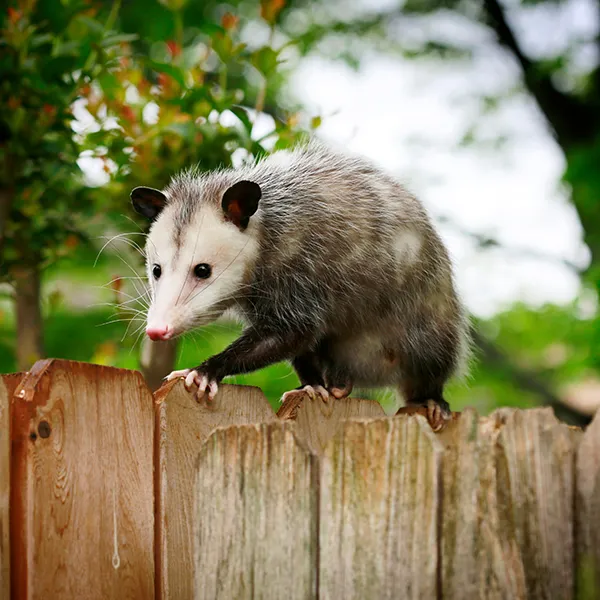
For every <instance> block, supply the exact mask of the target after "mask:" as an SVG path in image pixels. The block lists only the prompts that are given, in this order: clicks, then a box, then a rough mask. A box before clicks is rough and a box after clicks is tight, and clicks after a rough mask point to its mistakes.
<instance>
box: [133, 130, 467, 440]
mask: <svg viewBox="0 0 600 600" xmlns="http://www.w3.org/2000/svg"><path fill="white" fill-rule="evenodd" d="M131 200H132V203H133V206H134V208H135V210H136V211H137V212H139V213H141V214H142V215H144V216H146V217H147V218H149V219H151V220H152V221H153V223H152V224H151V227H150V232H149V234H148V237H147V243H146V257H147V271H148V279H149V281H150V282H151V305H150V308H149V310H148V314H147V329H146V333H147V335H148V336H149V337H150V338H151V339H152V340H168V339H171V338H174V337H176V336H178V335H179V334H181V333H183V332H185V331H188V330H190V329H193V328H196V327H199V326H202V325H205V324H207V323H210V322H212V321H214V320H216V319H217V318H218V317H220V316H221V315H223V313H224V312H225V311H234V312H235V313H236V314H237V316H238V317H239V318H241V319H242V320H243V322H244V323H245V324H246V327H245V329H244V331H243V333H242V334H241V336H240V337H239V338H238V339H237V340H236V341H234V342H233V343H232V344H231V345H230V346H229V347H227V348H226V349H225V350H224V351H223V352H221V353H219V354H217V355H215V356H213V357H211V358H209V359H208V360H206V361H205V362H203V363H202V364H200V365H198V366H197V367H194V368H191V369H185V370H182V371H174V372H173V373H171V374H170V375H169V376H168V377H167V379H173V378H177V377H184V378H185V384H186V387H187V388H188V389H190V388H191V387H192V386H193V385H194V384H195V385H197V386H198V391H197V394H198V397H199V398H201V397H203V396H204V394H208V398H209V399H212V398H214V396H215V394H216V393H217V391H218V385H219V383H220V382H221V380H222V379H223V378H224V377H226V376H228V375H235V374H239V373H247V372H250V371H254V370H257V369H261V368H263V367H266V366H268V365H270V364H272V363H275V362H279V361H283V360H288V361H291V364H292V366H293V368H294V369H295V371H296V373H297V375H298V378H299V380H300V383H301V387H300V388H298V390H292V391H290V392H286V394H284V397H283V400H285V399H286V398H288V397H289V395H290V394H293V393H299V392H300V391H301V392H306V393H308V394H309V395H310V396H311V397H312V398H313V399H314V398H316V397H321V398H322V399H323V400H324V401H328V400H329V399H330V397H331V396H333V398H334V399H341V398H343V397H345V396H347V395H349V394H350V392H351V391H352V388H353V386H359V387H362V388H371V387H390V386H396V387H397V388H398V389H399V391H400V393H401V394H402V395H403V396H404V398H405V401H406V402H407V404H416V405H424V406H425V407H427V415H428V419H429V421H430V423H431V425H432V427H433V428H434V429H436V430H437V429H440V428H441V427H443V426H444V425H445V422H446V421H447V420H448V419H449V417H450V414H451V413H450V407H449V405H448V403H447V402H446V400H445V399H444V395H443V392H444V386H445V384H446V382H447V381H448V379H449V378H450V377H451V376H452V375H453V374H455V373H456V372H457V371H459V370H461V367H462V366H463V365H464V364H465V360H466V356H467V354H468V346H469V344H468V333H467V332H468V322H467V317H466V312H465V310H464V308H463V305H462V303H461V301H460V299H459V296H458V294H457V291H456V286H455V282H454V276H453V269H452V265H451V262H450V260H449V256H448V252H447V250H446V248H445V246H444V244H443V243H442V241H441V239H440V237H439V235H438V233H437V232H436V230H435V228H434V226H433V224H432V221H431V219H430V218H429V216H428V214H427V212H426V211H425V209H424V207H423V205H422V204H421V203H420V202H419V201H418V200H417V199H416V198H415V196H413V195H412V194H411V193H409V192H408V191H407V190H406V189H405V188H404V187H403V186H402V185H401V184H400V183H399V182H398V181H396V180H395V179H394V178H393V177H392V176H390V175H389V174H387V173H385V172H383V171H382V170H380V169H378V168H377V167H376V166H374V165H373V164H372V163H371V162H369V161H368V160H366V159H365V158H362V157H359V156H354V155H349V154H346V153H345V152H339V151H337V150H333V149H331V148H330V147H328V146H326V145H324V144H322V143H320V142H317V141H311V142H309V143H308V144H303V145H300V146H298V147H296V148H294V149H293V150H291V151H285V152H283V151H280V152H275V153H274V154H272V155H271V156H269V157H267V158H263V159H261V160H258V161H257V162H255V163H253V164H251V165H246V166H243V167H241V168H238V169H229V168H228V169H219V170H216V171H213V172H208V173H202V172H200V171H198V170H194V169H192V170H187V171H184V172H182V173H181V174H178V175H176V176H175V177H174V178H173V179H172V180H171V182H170V183H169V185H168V186H167V187H166V188H165V189H164V190H163V191H159V190H155V189H152V188H147V187H137V188H135V189H134V190H133V191H132V192H131Z"/></svg>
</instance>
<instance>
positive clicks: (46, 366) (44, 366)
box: [7, 358, 152, 402]
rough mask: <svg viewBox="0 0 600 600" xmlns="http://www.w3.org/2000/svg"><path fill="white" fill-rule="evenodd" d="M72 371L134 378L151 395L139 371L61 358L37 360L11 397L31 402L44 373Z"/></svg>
mask: <svg viewBox="0 0 600 600" xmlns="http://www.w3.org/2000/svg"><path fill="white" fill-rule="evenodd" d="M74 369H82V370H84V371H88V372H90V373H91V372H94V371H95V372H97V373H102V372H104V373H109V372H111V373H112V374H114V375H116V376H117V377H132V376H133V377H134V378H135V379H137V380H138V383H139V384H140V385H141V386H142V387H144V388H145V389H146V390H147V392H148V395H150V396H151V395H152V392H151V390H150V388H149V387H148V385H147V384H146V381H145V379H144V376H143V375H142V373H140V371H137V370H135V369H123V368H120V367H112V366H109V365H98V364H95V363H88V362H85V361H78V360H67V359H63V358H45V359H42V360H38V361H37V362H36V363H35V364H34V365H33V366H32V367H31V369H30V370H29V371H25V372H23V373H22V379H21V381H20V383H19V384H18V385H17V387H16V389H15V391H14V394H13V397H14V398H16V399H19V400H24V401H26V402H31V401H32V400H33V397H34V395H35V392H36V389H37V386H38V384H39V382H40V380H41V379H42V377H43V376H44V375H45V374H46V373H50V372H53V371H56V370H62V371H67V372H68V371H70V370H74ZM7 375H8V376H12V375H13V374H7Z"/></svg>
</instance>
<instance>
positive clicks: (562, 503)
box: [493, 408, 581, 600]
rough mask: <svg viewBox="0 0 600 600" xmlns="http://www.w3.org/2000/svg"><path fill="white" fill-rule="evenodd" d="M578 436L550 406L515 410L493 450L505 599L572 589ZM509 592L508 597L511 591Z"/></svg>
mask: <svg viewBox="0 0 600 600" xmlns="http://www.w3.org/2000/svg"><path fill="white" fill-rule="evenodd" d="M580 435H581V432H580V431H575V430H573V429H572V428H569V427H568V426H566V425H564V424H562V423H559V422H558V421H557V420H556V417H555V416H554V413H553V412H552V409H550V408H545V409H535V410H524V411H515V412H513V413H512V414H511V415H510V416H509V417H508V418H507V419H506V422H505V424H504V425H503V426H502V428H501V431H500V434H499V435H498V440H497V444H496V449H495V466H496V489H497V495H496V502H497V507H498V526H497V529H496V530H495V531H493V534H494V537H495V543H496V544H497V545H498V546H497V547H498V549H499V551H500V552H501V554H502V556H503V557H504V560H503V563H504V565H505V571H506V572H505V580H504V582H503V585H504V587H503V588H501V589H502V597H504V598H508V597H510V598H536V599H537V598H540V599H548V600H561V599H570V598H573V595H574V583H575V579H574V565H575V548H574V525H573V524H574V520H575V515H574V511H573V507H574V498H575V496H574V490H575V449H576V446H577V443H578V440H579V437H580ZM508 593H510V596H509V595H508Z"/></svg>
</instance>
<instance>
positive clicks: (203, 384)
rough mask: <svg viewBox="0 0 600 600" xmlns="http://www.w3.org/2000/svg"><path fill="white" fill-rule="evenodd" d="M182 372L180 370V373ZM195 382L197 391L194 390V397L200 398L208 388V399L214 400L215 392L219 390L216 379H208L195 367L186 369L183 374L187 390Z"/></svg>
mask: <svg viewBox="0 0 600 600" xmlns="http://www.w3.org/2000/svg"><path fill="white" fill-rule="evenodd" d="M183 373H184V372H183V371H182V374H183ZM194 384H196V385H197V386H198V391H197V392H196V399H197V400H201V399H202V397H203V396H204V395H205V394H206V391H207V390H208V400H209V401H210V400H214V399H215V396H216V395H217V392H218V391H219V384H218V383H217V381H216V379H210V378H209V377H208V375H204V374H200V373H199V372H198V371H196V370H195V369H194V370H193V371H192V370H191V369H187V374H185V387H186V389H187V390H188V391H189V390H190V388H191V387H192V386H193V385H194Z"/></svg>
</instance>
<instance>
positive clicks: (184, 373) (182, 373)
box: [163, 369, 191, 381]
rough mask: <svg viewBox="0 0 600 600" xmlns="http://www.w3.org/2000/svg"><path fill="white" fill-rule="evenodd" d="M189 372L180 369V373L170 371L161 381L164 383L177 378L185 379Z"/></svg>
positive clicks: (188, 370)
mask: <svg viewBox="0 0 600 600" xmlns="http://www.w3.org/2000/svg"><path fill="white" fill-rule="evenodd" d="M190 370H191V369H182V370H181V371H172V372H171V373H169V374H168V375H167V376H166V377H164V378H163V379H164V381H172V380H173V379H177V378H179V377H187V375H188V373H189V372H190Z"/></svg>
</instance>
